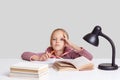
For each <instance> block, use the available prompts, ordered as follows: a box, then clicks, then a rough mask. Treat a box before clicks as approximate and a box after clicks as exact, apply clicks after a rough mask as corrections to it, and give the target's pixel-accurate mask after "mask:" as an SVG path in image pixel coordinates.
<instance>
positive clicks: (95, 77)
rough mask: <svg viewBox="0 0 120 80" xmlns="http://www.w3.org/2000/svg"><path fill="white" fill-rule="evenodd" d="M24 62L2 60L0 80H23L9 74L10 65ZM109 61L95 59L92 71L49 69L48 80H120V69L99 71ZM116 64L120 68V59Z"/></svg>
mask: <svg viewBox="0 0 120 80" xmlns="http://www.w3.org/2000/svg"><path fill="white" fill-rule="evenodd" d="M20 61H23V60H21V59H0V80H21V79H18V78H10V77H8V74H9V72H10V70H9V69H10V65H12V64H15V63H17V62H20ZM35 62H37V63H46V64H51V63H52V62H54V59H53V60H48V61H45V62H38V61H35ZM109 62H111V60H109V59H93V63H94V65H95V66H94V69H93V70H90V71H56V70H54V69H53V68H49V73H48V75H49V78H48V80H120V69H119V68H118V69H117V70H111V71H106V70H99V69H98V68H97V66H98V64H100V63H109ZM116 64H117V65H118V66H120V59H116Z"/></svg>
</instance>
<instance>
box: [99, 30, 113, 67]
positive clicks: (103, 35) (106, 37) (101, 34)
mask: <svg viewBox="0 0 120 80" xmlns="http://www.w3.org/2000/svg"><path fill="white" fill-rule="evenodd" d="M99 35H100V36H102V37H104V38H105V39H107V40H108V41H109V42H110V44H111V46H112V66H115V45H114V43H113V41H112V39H110V38H109V37H108V36H107V35H105V34H103V33H102V32H100V34H99Z"/></svg>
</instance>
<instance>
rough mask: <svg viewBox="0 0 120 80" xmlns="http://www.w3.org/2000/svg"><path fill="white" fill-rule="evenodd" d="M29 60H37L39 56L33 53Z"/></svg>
mask: <svg viewBox="0 0 120 80" xmlns="http://www.w3.org/2000/svg"><path fill="white" fill-rule="evenodd" d="M31 60H33V61H38V60H39V56H37V55H33V56H32V57H31Z"/></svg>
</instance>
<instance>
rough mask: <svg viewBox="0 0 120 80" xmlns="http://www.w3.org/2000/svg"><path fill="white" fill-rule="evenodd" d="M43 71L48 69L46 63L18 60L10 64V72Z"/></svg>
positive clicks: (37, 72)
mask: <svg viewBox="0 0 120 80" xmlns="http://www.w3.org/2000/svg"><path fill="white" fill-rule="evenodd" d="M45 71H48V65H47V64H38V63H32V62H19V63H16V64H13V65H11V66H10V72H19V73H32V74H40V73H42V72H45Z"/></svg>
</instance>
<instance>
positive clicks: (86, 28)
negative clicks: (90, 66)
mask: <svg viewBox="0 0 120 80" xmlns="http://www.w3.org/2000/svg"><path fill="white" fill-rule="evenodd" d="M119 7H120V5H119V0H0V58H20V56H21V54H22V53H23V52H24V51H31V52H44V51H45V49H46V48H47V47H48V46H49V39H50V35H51V32H52V31H53V30H54V29H56V28H64V29H65V30H66V31H67V32H68V33H69V36H70V40H71V41H72V42H74V43H75V44H77V45H78V46H82V47H84V48H85V49H87V50H88V51H89V52H91V53H92V54H93V56H94V58H111V54H112V50H111V45H110V44H109V42H108V41H107V40H105V39H104V38H102V37H99V38H100V40H99V47H94V46H92V45H90V44H89V43H87V42H86V41H84V40H83V39H82V38H83V36H84V35H85V34H87V33H89V32H91V31H92V30H93V28H94V26H96V25H100V26H101V27H102V32H103V33H104V34H106V35H108V36H109V37H110V38H111V39H112V40H113V41H114V43H115V47H116V57H117V58H120V50H119V48H120V40H119V33H120V30H119V29H118V28H119V26H120V9H119Z"/></svg>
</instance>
